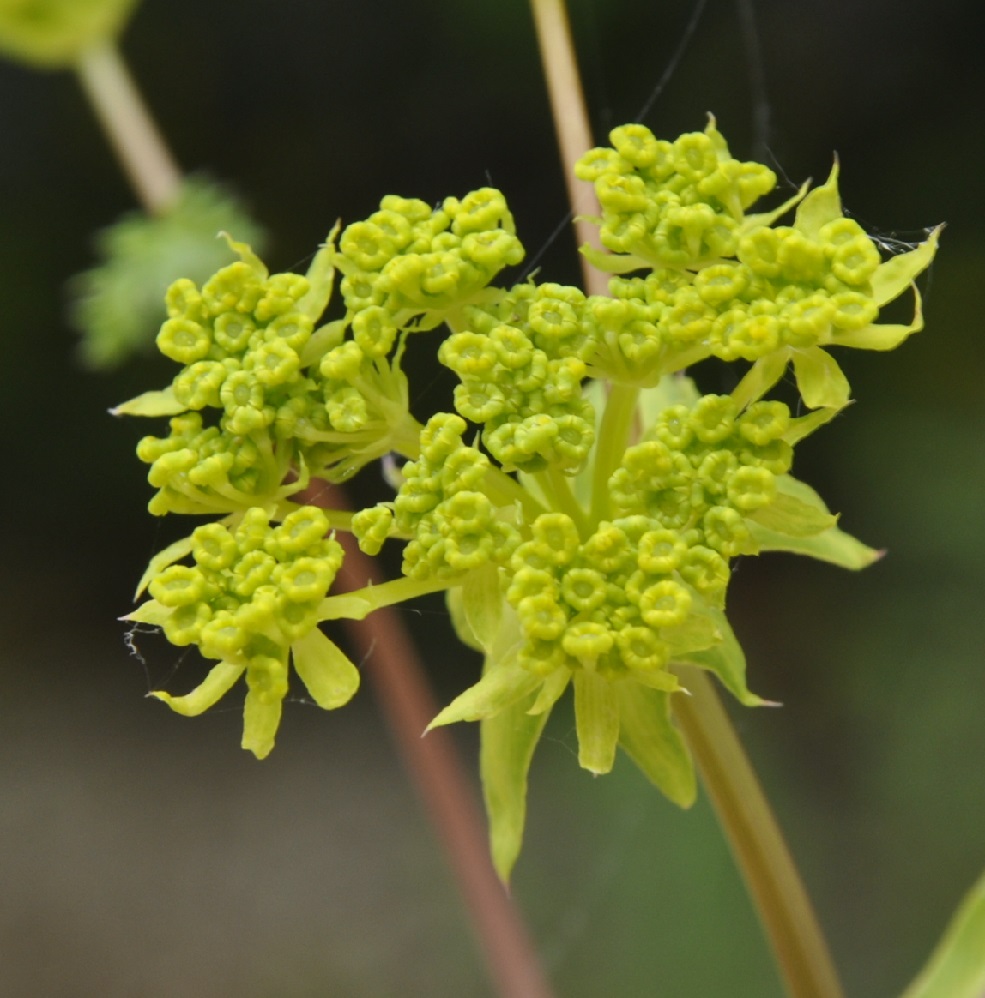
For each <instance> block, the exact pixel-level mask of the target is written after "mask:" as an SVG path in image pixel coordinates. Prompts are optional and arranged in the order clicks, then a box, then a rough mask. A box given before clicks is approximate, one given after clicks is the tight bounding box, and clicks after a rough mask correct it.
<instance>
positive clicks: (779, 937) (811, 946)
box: [673, 669, 843, 998]
mask: <svg viewBox="0 0 985 998" xmlns="http://www.w3.org/2000/svg"><path fill="white" fill-rule="evenodd" d="M683 681H684V684H685V686H686V687H687V689H688V690H689V691H690V694H691V695H690V696H685V695H683V694H679V695H677V696H675V697H674V698H673V704H674V714H675V716H676V719H677V722H678V724H679V725H680V727H681V730H682V731H683V732H684V736H685V737H686V738H687V742H688V745H689V746H690V748H691V751H692V752H693V753H694V757H695V760H696V761H697V763H698V769H699V771H700V773H701V778H702V782H703V783H704V786H705V789H706V790H707V792H708V796H709V797H710V798H711V802H712V804H713V805H714V808H715V813H716V814H717V815H718V820H719V823H720V825H721V826H722V829H723V830H724V832H725V835H726V837H727V839H728V842H729V845H730V847H731V849H732V854H733V855H734V856H735V860H736V863H737V864H738V866H739V869H740V870H741V871H742V875H743V878H744V879H745V882H746V887H747V888H748V890H749V893H750V895H751V896H752V899H753V901H754V902H755V905H756V908H757V911H758V913H759V918H760V921H761V922H762V924H763V928H764V929H765V931H766V934H767V937H768V938H769V941H770V944H771V946H772V948H773V953H774V955H775V957H776V960H777V963H778V964H779V966H780V970H781V972H782V974H783V977H784V980H785V981H786V985H787V991H788V993H789V994H790V995H791V996H792V998H842V995H843V993H842V990H841V985H840V984H839V983H838V977H837V974H836V972H835V968H834V964H833V963H832V960H831V955H830V953H829V952H828V948H827V945H826V943H825V941H824V936H823V935H822V933H821V930H820V927H819V926H818V923H817V919H816V917H815V915H814V911H813V909H812V907H811V903H810V900H809V898H808V896H807V892H806V890H805V889H804V885H803V883H802V882H801V879H800V877H799V875H798V873H797V868H796V867H795V866H794V862H793V859H792V858H791V856H790V851H789V850H788V848H787V845H786V843H785V842H784V840H783V835H782V833H781V832H780V829H779V826H778V825H777V823H776V819H775V817H774V816H773V812H772V810H771V809H770V806H769V803H768V802H767V800H766V797H765V795H764V793H763V790H762V787H761V786H760V785H759V781H758V780H757V779H756V774H755V772H754V771H753V768H752V765H751V763H750V762H749V759H748V757H747V756H746V753H745V751H744V750H743V748H742V744H741V742H740V741H739V738H738V736H737V735H736V733H735V730H734V728H733V727H732V724H731V722H730V721H729V718H728V715H727V714H726V713H725V708H724V707H723V706H722V704H721V701H720V699H719V696H718V693H717V692H716V690H715V687H714V684H713V683H712V681H711V679H710V678H709V677H708V676H707V675H706V674H705V673H703V672H701V671H700V670H699V669H688V671H687V677H686V678H685V679H684V680H683Z"/></svg>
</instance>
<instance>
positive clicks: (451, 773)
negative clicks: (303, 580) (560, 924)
mask: <svg viewBox="0 0 985 998" xmlns="http://www.w3.org/2000/svg"><path fill="white" fill-rule="evenodd" d="M334 491H335V495H331V494H329V495H327V496H325V498H326V499H327V500H328V501H329V502H330V504H331V505H333V506H335V507H338V506H339V505H340V504H341V502H340V501H341V496H340V495H339V494H338V490H334ZM339 541H340V543H341V544H342V546H343V547H344V548H345V560H344V562H343V564H342V569H341V571H340V572H339V582H340V583H341V584H342V586H343V587H344V588H345V589H346V590H350V589H359V588H361V587H362V586H365V585H367V584H368V583H372V584H374V585H378V584H380V583H381V582H382V581H383V576H382V574H381V573H380V571H379V569H378V567H377V565H376V563H375V562H374V561H373V560H372V559H370V558H368V557H366V555H364V554H363V553H362V552H361V551H360V550H359V548H358V546H357V545H356V543H355V538H354V537H353V536H352V535H351V534H343V535H340V536H339ZM341 623H342V624H343V625H344V626H345V628H346V630H347V631H348V632H349V634H350V635H351V638H352V641H353V643H354V645H355V646H356V648H357V650H358V655H359V659H360V661H362V663H363V670H364V671H365V672H366V674H367V675H368V676H369V679H370V681H371V682H372V684H373V688H374V690H375V692H376V696H377V699H378V701H379V704H380V708H381V710H382V711H383V715H384V718H385V719H386V722H387V725H388V726H389V728H390V731H391V733H392V735H393V738H394V741H395V742H396V744H397V748H398V750H399V752H400V756H401V758H402V759H403V762H404V765H405V766H406V768H407V771H408V773H409V775H410V777H411V779H412V781H413V782H414V784H415V786H416V787H417V790H418V793H419V794H420V797H421V799H422V801H423V802H424V804H425V807H426V810H427V813H428V815H429V817H430V819H431V822H432V825H433V826H434V829H435V831H436V832H437V834H438V836H439V838H440V840H441V842H442V844H443V846H444V848H445V853H446V855H447V858H448V863H449V865H450V866H451V868H452V871H453V872H454V874H455V877H456V879H457V881H458V886H459V890H460V891H461V893H462V896H463V899H464V901H465V903H466V907H467V909H468V911H469V914H470V916H471V919H472V924H473V928H474V931H475V937H476V939H477V940H478V942H479V945H480V947H481V949H482V953H483V956H484V957H485V961H486V965H487V967H488V969H489V973H490V976H491V978H492V980H493V981H494V982H495V984H496V986H497V994H498V995H500V996H502V998H552V994H553V992H552V990H551V987H550V984H549V983H548V981H547V978H546V976H545V974H544V972H543V970H542V969H541V966H540V963H539V961H538V958H537V954H536V950H535V948H534V945H533V942H532V940H531V939H530V937H529V935H528V933H527V931H526V928H525V926H524V924H523V921H522V919H521V917H520V913H519V911H518V910H517V908H516V906H515V905H514V904H513V902H512V900H511V899H510V897H509V895H508V894H507V893H506V888H505V887H504V886H503V883H502V881H500V879H499V877H498V876H497V874H496V871H495V870H494V869H493V865H492V860H491V858H490V855H489V843H488V838H487V835H486V829H485V823H484V821H483V818H482V812H481V809H480V807H479V803H478V799H477V796H476V792H475V787H474V786H473V785H472V783H471V782H470V781H469V779H468V777H467V776H466V774H465V770H464V769H463V767H462V764H461V762H460V758H459V755H458V752H457V750H456V748H455V744H454V741H453V739H452V735H451V732H450V731H448V730H447V729H446V728H435V729H433V730H431V731H429V732H428V733H427V737H422V736H423V734H424V730H425V728H426V727H427V726H428V724H429V723H430V722H431V720H432V719H433V718H434V717H435V716H436V715H437V713H438V705H437V704H436V703H435V701H434V698H433V696H432V695H431V691H430V689H429V688H428V685H427V681H426V679H425V678H424V677H425V672H424V668H423V665H422V664H421V662H420V659H419V658H418V656H417V653H416V651H415V649H414V645H413V643H412V642H411V640H410V638H409V636H408V634H407V630H406V628H405V627H404V625H403V623H402V621H401V620H400V616H399V614H398V613H397V611H396V610H395V609H394V608H393V607H389V606H387V607H381V608H380V609H378V610H376V611H374V612H373V614H372V615H371V617H369V618H366V619H364V620H343V621H341Z"/></svg>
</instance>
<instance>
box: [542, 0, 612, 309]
mask: <svg viewBox="0 0 985 998" xmlns="http://www.w3.org/2000/svg"><path fill="white" fill-rule="evenodd" d="M530 7H531V10H532V12H533V17H534V27H535V28H536V31H537V42H538V45H539V47H540V57H541V61H542V62H543V65H544V75H545V77H546V78H547V91H548V95H549V96H550V100H551V110H552V112H553V115H554V129H555V131H556V133H557V140H558V146H559V148H560V151H561V166H562V168H563V170H564V182H565V184H566V185H567V189H568V201H569V203H570V204H571V210H572V212H573V214H574V227H575V238H576V239H577V240H578V245H579V246H584V245H585V244H586V243H587V244H588V245H589V246H593V247H595V248H596V249H601V248H602V244H601V242H599V233H598V228H597V227H596V226H594V225H592V223H591V222H588V221H586V220H585V217H586V216H590V217H598V216H599V215H601V214H602V209H601V208H600V207H599V203H598V199H597V198H596V197H595V190H594V188H593V187H592V185H591V184H586V183H583V182H582V181H580V180H578V179H577V178H576V177H575V174H574V166H575V162H576V160H578V159H579V158H580V157H581V156H582V155H583V154H584V153H585V152H586V151H587V150H589V149H591V147H592V145H593V143H592V135H591V128H590V126H589V124H588V112H587V111H586V109H585V96H584V94H583V93H582V88H581V76H580V74H579V72H578V63H577V60H576V59H575V49H574V43H573V42H572V39H571V25H570V23H569V22H568V12H567V9H566V7H565V5H564V0H530ZM581 269H582V274H583V276H584V282H585V290H586V291H587V292H588V293H589V294H593V295H604V294H608V288H609V279H608V277H607V276H606V275H605V274H603V273H602V272H601V271H599V270H596V269H595V268H594V267H592V266H591V265H590V264H589V262H588V261H587V260H586V259H585V258H584V257H582V261H581Z"/></svg>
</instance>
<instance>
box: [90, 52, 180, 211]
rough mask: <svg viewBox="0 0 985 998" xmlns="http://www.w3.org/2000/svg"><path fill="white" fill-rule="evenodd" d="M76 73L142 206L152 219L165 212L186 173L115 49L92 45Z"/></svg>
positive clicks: (175, 195)
mask: <svg viewBox="0 0 985 998" xmlns="http://www.w3.org/2000/svg"><path fill="white" fill-rule="evenodd" d="M76 72H77V73H78V76H79V82H80V83H81V84H82V88H83V90H84V91H85V93H86V96H87V97H88V98H89V102H90V103H91V104H92V108H93V110H94V111H95V113H96V117H97V118H98V119H99V122H100V124H101V125H102V126H103V130H104V131H105V132H106V135H107V138H108V139H109V141H110V145H111V146H112V147H113V151H114V152H115V153H116V156H117V158H118V159H119V161H120V164H121V165H122V167H123V170H124V172H125V173H126V175H127V177H128V178H129V180H130V183H131V184H132V186H133V187H134V189H135V190H136V192H137V196H138V197H139V198H140V202H141V204H143V205H144V207H145V208H146V209H147V210H148V211H149V212H151V214H155V215H157V214H160V213H161V212H163V211H165V210H166V209H167V208H168V207H169V206H170V205H171V204H172V202H173V201H174V200H175V198H176V197H177V196H178V193H179V191H180V190H181V170H180V169H179V168H178V166H177V164H176V163H175V161H174V159H173V158H172V156H171V153H170V152H169V151H168V147H167V145H166V144H165V142H164V139H163V138H162V136H161V133H160V132H159V131H158V129H157V126H156V125H155V124H154V119H153V118H152V117H151V115H150V112H149V111H148V110H147V107H146V105H145V104H144V102H143V99H142V98H141V96H140V91H139V90H138V89H137V86H136V84H135V83H134V80H133V77H132V76H131V75H130V73H129V71H128V70H127V67H126V64H125V63H124V61H123V59H122V58H121V57H120V53H119V51H118V50H117V48H116V46H115V45H114V44H113V43H112V42H110V41H103V42H99V43H98V44H96V45H93V46H92V47H91V48H89V49H87V50H86V51H85V52H83V53H82V55H81V56H80V57H79V61H78V63H77V65H76Z"/></svg>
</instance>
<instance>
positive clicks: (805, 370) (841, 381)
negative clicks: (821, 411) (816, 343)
mask: <svg viewBox="0 0 985 998" xmlns="http://www.w3.org/2000/svg"><path fill="white" fill-rule="evenodd" d="M793 370H794V375H795V377H796V378H797V388H798V389H799V391H800V394H801V397H802V398H803V400H804V405H806V406H808V407H809V408H811V409H817V408H818V407H819V406H831V407H833V408H835V409H844V407H845V406H846V405H848V402H849V393H850V391H851V388H850V387H849V385H848V379H847V378H846V377H845V374H844V372H843V371H842V369H841V368H840V367H839V366H838V362H837V361H836V360H835V359H834V357H832V356H831V354H829V353H828V352H827V351H826V350H822V349H821V348H820V347H808V348H807V349H806V350H797V351H795V352H794V355H793Z"/></svg>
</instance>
